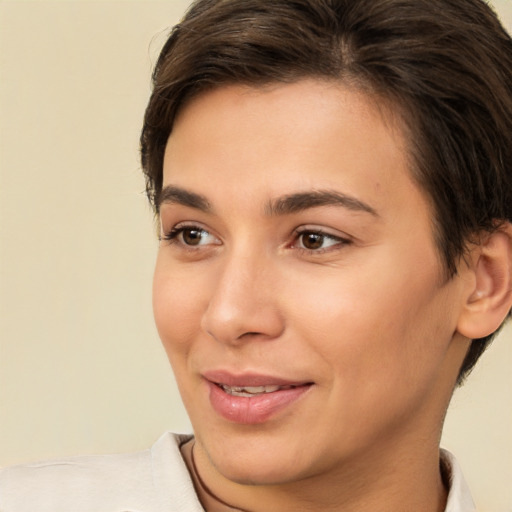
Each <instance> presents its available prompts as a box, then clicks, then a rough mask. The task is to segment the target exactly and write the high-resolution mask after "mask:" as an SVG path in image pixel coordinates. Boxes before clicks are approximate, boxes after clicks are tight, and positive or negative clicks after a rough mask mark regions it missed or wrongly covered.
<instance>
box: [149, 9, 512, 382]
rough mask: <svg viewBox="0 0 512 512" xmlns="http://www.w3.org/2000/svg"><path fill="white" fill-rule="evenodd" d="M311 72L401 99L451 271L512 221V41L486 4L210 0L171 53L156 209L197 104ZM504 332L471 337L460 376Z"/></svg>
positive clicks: (167, 51) (157, 113) (159, 102)
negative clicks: (178, 136)
mask: <svg viewBox="0 0 512 512" xmlns="http://www.w3.org/2000/svg"><path fill="white" fill-rule="evenodd" d="M307 77H317V78H327V79H331V80H332V79H336V80H341V81H350V83H351V84H355V85H356V87H357V86H359V87H362V88H365V89H368V90H371V91H372V92H374V93H377V94H379V95H380V97H382V98H385V99H386V100H388V101H389V103H390V105H392V106H393V105H394V107H395V109H396V110H397V113H398V114H399V115H400V116H401V118H402V120H403V121H404V122H405V125H406V127H407V132H408V137H409V144H410V153H411V156H412V161H413V162H414V165H413V169H411V173H412V175H413V177H414V179H415V180H416V181H417V183H418V184H419V185H420V187H421V188H422V189H423V190H424V191H425V192H426V194H427V196H428V197H429V198H430V200H431V203H432V205H433V212H434V214H433V226H434V235H435V238H436V243H437V245H438V249H439V252H440V255H441V257H442V261H443V263H444V266H445V269H446V273H447V277H448V278H449V277H452V276H453V275H454V274H455V273H456V272H457V265H458V262H459V260H460V258H461V257H463V256H464V253H465V250H466V248H467V247H468V243H470V242H471V241H472V239H473V237H475V235H478V234H479V233H482V232H486V231H487V232H491V231H493V230H494V229H496V227H497V226H499V224H500V223H502V222H505V221H512V41H511V39H510V37H509V35H508V34H507V32H506V31H505V29H504V28H503V27H502V25H501V24H500V22H499V20H498V18H497V16H496V15H495V13H494V12H493V11H492V9H491V8H490V7H489V6H488V5H487V4H486V3H484V2H483V1H481V0H272V1H269V0H197V1H196V2H194V3H193V4H192V6H191V8H190V9H189V11H188V12H187V14H186V16H185V17H184V18H183V20H182V22H181V23H179V24H178V25H177V26H175V27H174V29H173V30H172V32H171V34H170V37H169V38H168V40H167V42H166V44H165V45H164V47H163V49H162V51H161V54H160V57H159V59H158V62H157V64H156V67H155V70H154V73H153V92H152V95H151V98H150V100H149V104H148V107H147V110H146V114H145V118H144V127H143V130H142V135H141V159H142V167H143V170H144V173H145V176H146V190H147V193H148V197H149V199H150V201H151V202H152V204H153V206H154V207H155V211H156V212H157V213H158V197H159V194H160V192H161V189H162V179H163V170H162V168H163V158H164V151H165V147H166V144H167V139H168V137H169V134H170V132H171V130H172V126H173V121H174V118H175V116H176V114H177V112H178V111H179V109H180V108H181V107H182V106H183V104H184V102H186V101H188V100H190V99H191V98H192V97H193V96H194V95H196V94H199V93H201V92H204V91H206V90H209V89H213V88H217V87H220V86H222V85H224V84H233V83H240V84H247V85H252V86H259V85H264V84H268V83H272V82H282V83H290V82H294V81H297V80H300V79H302V78H307ZM509 316H510V315H509ZM495 334H496V333H494V334H492V335H490V336H487V337H485V338H481V339H477V340H473V341H472V344H471V346H470V349H469V351H468V353H467V355H466V358H465V360H464V362H463V365H462V367H461V370H460V374H459V383H460V382H462V380H463V379H464V377H465V376H466V375H467V374H468V373H469V371H470V370H471V369H472V368H473V366H474V364H475V363H476V361H477V359H478V358H479V357H480V355H481V354H482V352H483V351H484V350H485V348H486V347H487V345H488V344H489V343H490V341H491V340H492V338H493V336H494V335H495Z"/></svg>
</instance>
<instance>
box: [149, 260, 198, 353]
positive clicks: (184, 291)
mask: <svg viewBox="0 0 512 512" xmlns="http://www.w3.org/2000/svg"><path fill="white" fill-rule="evenodd" d="M162 259H163V258H162V257H161V256H159V257H158V259H157V264H156V268H155V274H154V278H153V312H154V317H155V323H156V327H157V330H158V333H159V335H160V339H161V340H162V343H163V345H164V347H165V350H166V351H167V355H168V357H169V359H172V356H173V355H174V353H186V352H188V349H189V345H190V343H191V341H192V339H193V337H194V335H195V334H196V333H197V331H198V329H199V325H200V311H201V297H200V294H199V293H198V290H199V289H200V288H198V287H197V286H194V283H193V282H191V279H190V276H189V275H188V274H186V273H184V272H180V271H179V269H178V268H174V267H172V266H170V265H169V264H166V263H165V262H162Z"/></svg>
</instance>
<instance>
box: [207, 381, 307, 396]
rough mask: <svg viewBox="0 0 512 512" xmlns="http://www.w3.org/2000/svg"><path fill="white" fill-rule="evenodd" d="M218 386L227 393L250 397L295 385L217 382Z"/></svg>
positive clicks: (290, 387)
mask: <svg viewBox="0 0 512 512" xmlns="http://www.w3.org/2000/svg"><path fill="white" fill-rule="evenodd" d="M217 385H218V386H220V387H221V388H222V389H223V390H224V391H225V392H226V393H227V394H228V395H231V396H243V397H252V396H258V395H264V394H266V393H275V392H276V391H281V390H283V389H292V388H295V387H297V386H245V387H241V386H228V385H227V384H217Z"/></svg>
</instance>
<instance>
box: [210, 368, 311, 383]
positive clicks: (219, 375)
mask: <svg viewBox="0 0 512 512" xmlns="http://www.w3.org/2000/svg"><path fill="white" fill-rule="evenodd" d="M202 376H203V377H204V378H205V379H206V380H208V381H210V382H212V383H214V384H224V385H226V386H236V387H244V386H302V385H305V384H312V382H311V381H308V380H294V379H287V378H283V377H277V376H273V375H266V374H260V373H251V372H246V373H232V372H230V371H226V370H209V371H206V372H203V373H202Z"/></svg>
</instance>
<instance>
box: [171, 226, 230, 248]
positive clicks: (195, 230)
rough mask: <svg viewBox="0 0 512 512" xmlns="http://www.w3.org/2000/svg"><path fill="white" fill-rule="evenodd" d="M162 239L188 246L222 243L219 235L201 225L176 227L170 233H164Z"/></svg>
mask: <svg viewBox="0 0 512 512" xmlns="http://www.w3.org/2000/svg"><path fill="white" fill-rule="evenodd" d="M161 239H162V240H168V241H169V242H172V243H178V244H181V245H184V246H187V247H199V246H203V245H219V243H220V241H219V239H218V238H217V237H215V236H214V235H212V234H211V233H210V232H209V231H207V230H206V229H203V228H201V227H199V226H183V227H175V228H173V229H172V230H171V231H170V232H169V233H168V234H166V235H163V236H162V237H161Z"/></svg>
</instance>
